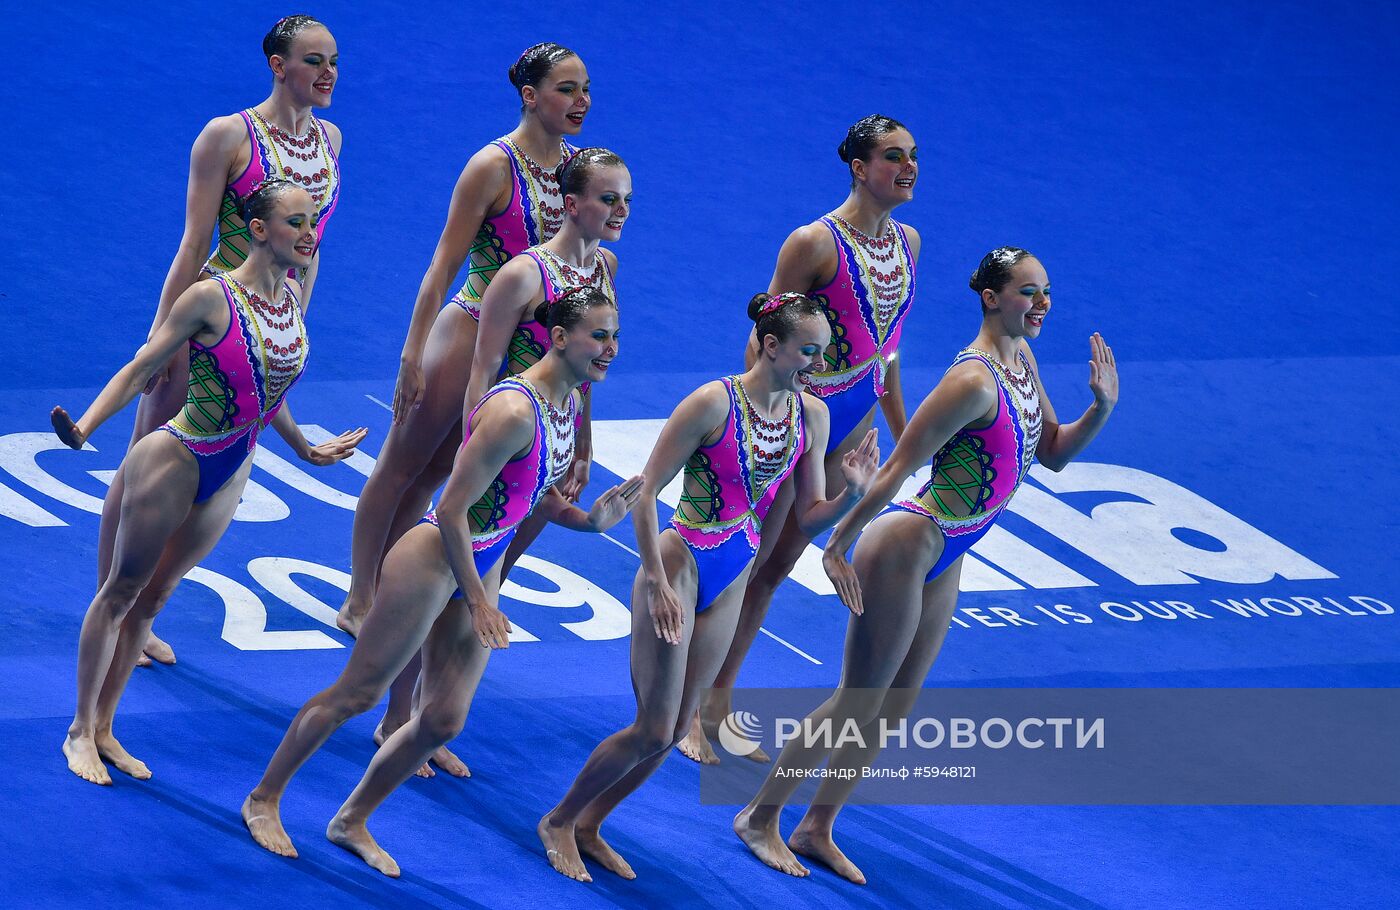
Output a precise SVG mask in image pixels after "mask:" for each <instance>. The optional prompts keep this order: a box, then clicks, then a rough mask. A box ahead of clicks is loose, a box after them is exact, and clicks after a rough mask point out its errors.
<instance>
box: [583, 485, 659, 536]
mask: <svg viewBox="0 0 1400 910" xmlns="http://www.w3.org/2000/svg"><path fill="white" fill-rule="evenodd" d="M644 480H646V478H645V477H643V476H642V475H641V474H638V475H637V476H636V477H633V478H631V479H630V480H624V481H623V482H622V483H620V484H618V485H617V486H615V487H611V488H610V489H608V491H607V492H605V493H604V494H603V495H602V496H599V497H598V498H597V500H595V501H594V503H593V508H591V509H589V510H588V526H589V527H591V528H592V529H593V530H595V531H606V530H607V529H608V528H611V527H612V526H613V525H615V524H617V523H618V522H619V521H621V520H622V519H623V518H625V517H627V513H628V512H630V511H632V507H633V506H635V505H636V504H637V500H639V499H641V496H642V482H643V481H644Z"/></svg>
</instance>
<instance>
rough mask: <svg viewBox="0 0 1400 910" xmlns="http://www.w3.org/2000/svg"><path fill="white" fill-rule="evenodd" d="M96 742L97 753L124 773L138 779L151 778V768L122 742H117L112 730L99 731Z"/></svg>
mask: <svg viewBox="0 0 1400 910" xmlns="http://www.w3.org/2000/svg"><path fill="white" fill-rule="evenodd" d="M94 742H95V743H96V745H97V754H98V755H99V756H101V758H102V760H103V761H107V762H111V764H112V767H113V768H116V769H117V770H118V771H120V772H122V773H123V774H130V775H131V776H132V777H134V778H136V779H137V780H150V779H151V769H150V768H147V767H146V763H145V762H143V761H141V759H139V758H136V757H135V756H133V755H132V754H131V753H130V752H128V751H126V749H124V748H122V744H121V743H119V742H117V738H116V737H115V736H113V735H112V731H111V730H108V731H107V732H105V733H98V734H97V737H96V739H95V740H94Z"/></svg>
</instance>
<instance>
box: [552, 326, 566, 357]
mask: <svg viewBox="0 0 1400 910" xmlns="http://www.w3.org/2000/svg"><path fill="white" fill-rule="evenodd" d="M568 337H569V333H568V332H566V331H564V327H563V326H562V325H556V326H555V327H554V328H552V329H550V330H549V340H550V341H552V342H553V343H554V346H555V347H556V348H558V349H559V350H561V351H562V350H564V348H565V344H564V342H565V340H566V339H567V338H568Z"/></svg>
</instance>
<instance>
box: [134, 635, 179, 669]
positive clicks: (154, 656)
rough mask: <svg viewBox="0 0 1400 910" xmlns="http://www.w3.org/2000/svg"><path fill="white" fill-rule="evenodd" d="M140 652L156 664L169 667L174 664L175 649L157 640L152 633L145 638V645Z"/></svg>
mask: <svg viewBox="0 0 1400 910" xmlns="http://www.w3.org/2000/svg"><path fill="white" fill-rule="evenodd" d="M141 651H142V653H144V654H145V655H146V656H147V657H149V658H150V659H151V660H153V661H155V662H156V663H158V664H165V665H166V666H171V665H173V664H174V663H175V649H174V648H172V647H170V645H169V644H168V643H167V642H165V641H164V640H163V639H160V638H157V637H156V633H154V632H151V633H150V634H148V635H147V636H146V645H145V647H143V648H142V649H141Z"/></svg>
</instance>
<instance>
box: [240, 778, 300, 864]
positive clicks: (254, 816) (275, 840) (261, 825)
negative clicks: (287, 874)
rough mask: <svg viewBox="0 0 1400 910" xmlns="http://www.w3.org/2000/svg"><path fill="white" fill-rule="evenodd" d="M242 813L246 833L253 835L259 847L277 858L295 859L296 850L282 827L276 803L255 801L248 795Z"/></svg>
mask: <svg viewBox="0 0 1400 910" xmlns="http://www.w3.org/2000/svg"><path fill="white" fill-rule="evenodd" d="M242 811H243V824H245V825H247V826H248V833H249V834H251V835H253V840H255V841H257V842H258V846H259V847H262V848H263V849H264V850H268V851H271V852H272V853H276V854H277V855H278V856H287V857H291V858H292V859H296V858H297V848H296V847H293V846H292V839H291V838H290V837H288V836H287V829H286V828H283V827H282V808H281V806H280V805H279V804H278V803H276V802H273V801H272V800H264V799H255V798H254V797H253V795H252V794H251V793H250V794H248V798H247V799H245V800H243V810H242Z"/></svg>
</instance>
